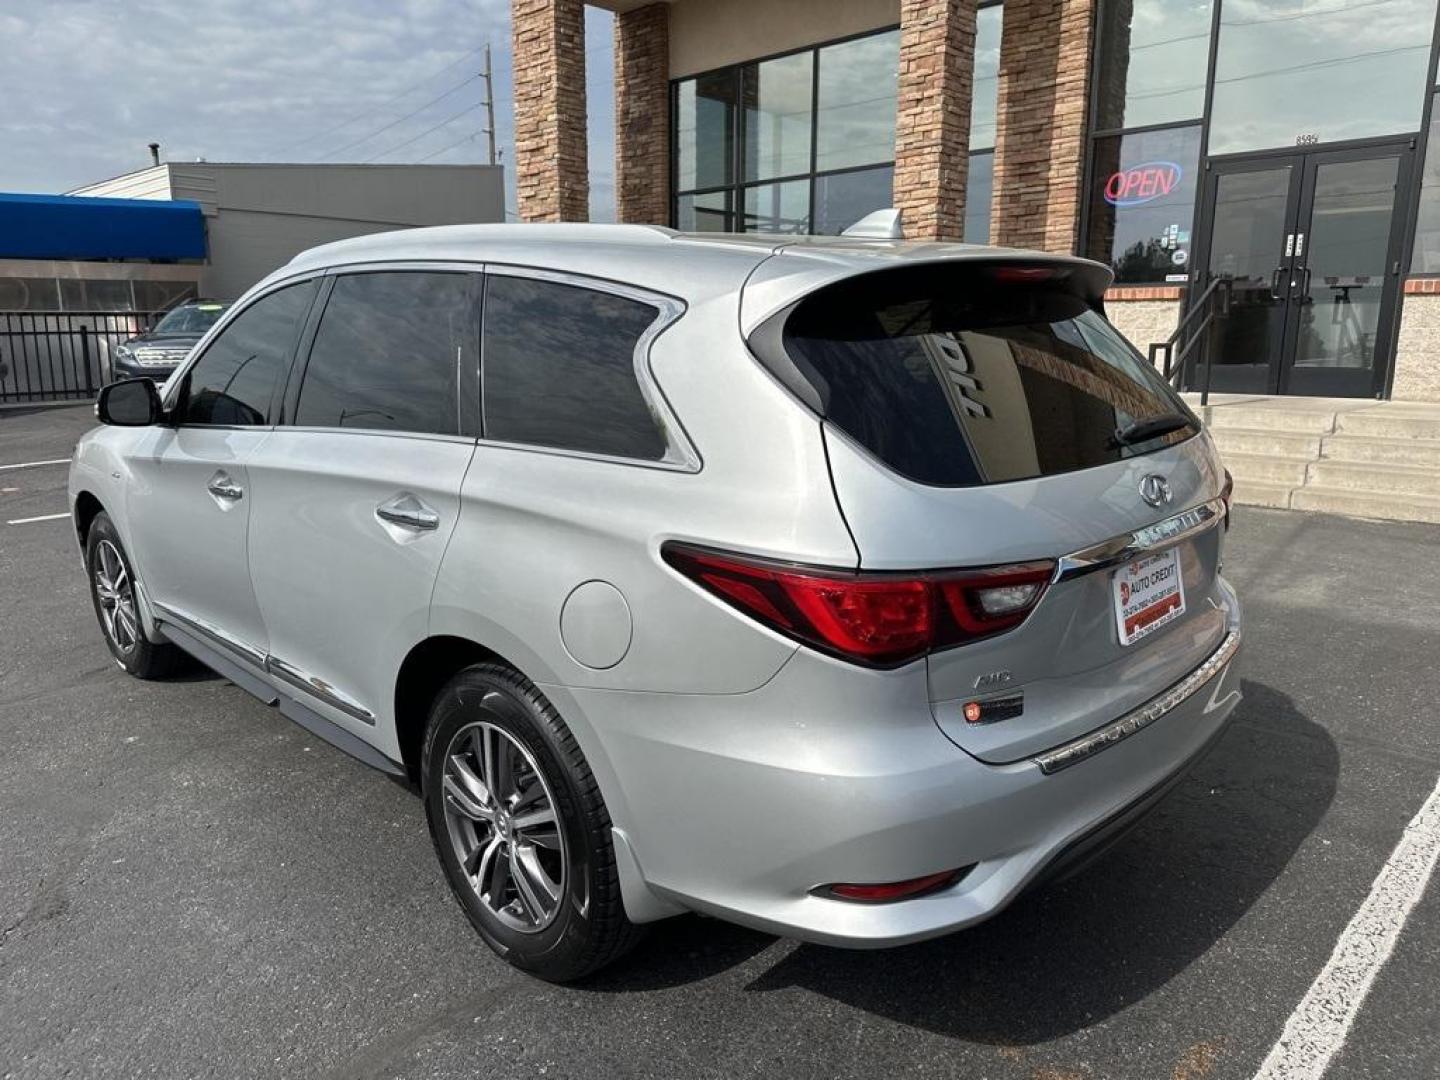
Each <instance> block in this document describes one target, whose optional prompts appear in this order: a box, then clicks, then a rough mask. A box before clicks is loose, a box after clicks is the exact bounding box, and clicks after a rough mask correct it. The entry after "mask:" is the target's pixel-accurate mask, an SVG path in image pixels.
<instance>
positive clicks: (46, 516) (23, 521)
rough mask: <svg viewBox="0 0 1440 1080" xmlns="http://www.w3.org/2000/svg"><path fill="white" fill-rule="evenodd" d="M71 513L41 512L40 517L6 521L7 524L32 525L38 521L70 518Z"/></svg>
mask: <svg viewBox="0 0 1440 1080" xmlns="http://www.w3.org/2000/svg"><path fill="white" fill-rule="evenodd" d="M69 516H70V515H69V514H41V515H40V516H39V517H29V518H15V519H14V520H13V521H7V522H5V524H6V525H32V524H34V523H35V522H37V521H59V520H60V519H61V518H68V517H69Z"/></svg>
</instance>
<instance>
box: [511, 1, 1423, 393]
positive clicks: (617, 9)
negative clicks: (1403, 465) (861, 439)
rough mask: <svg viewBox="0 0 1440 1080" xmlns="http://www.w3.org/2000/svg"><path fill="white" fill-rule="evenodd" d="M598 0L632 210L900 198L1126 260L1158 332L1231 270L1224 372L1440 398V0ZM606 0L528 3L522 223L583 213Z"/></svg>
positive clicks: (694, 221) (986, 235)
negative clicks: (592, 40)
mask: <svg viewBox="0 0 1440 1080" xmlns="http://www.w3.org/2000/svg"><path fill="white" fill-rule="evenodd" d="M595 6H597V7H601V8H604V9H607V10H610V11H613V12H614V13H615V14H616V16H617V18H616V28H615V84H616V195H617V199H616V201H617V215H618V217H619V218H620V220H622V221H632V222H650V223H659V224H667V225H672V226H675V227H678V228H681V229H687V230H718V231H738V232H745V231H765V232H775V231H778V232H793V233H807V232H814V233H834V232H839V231H840V230H841V229H843V228H845V227H846V226H848V225H850V224H852V223H853V222H854V221H855V220H857V219H858V218H859V217H861V216H862V215H863V214H865V213H866V212H868V211H870V210H873V209H877V208H880V207H885V206H891V205H893V206H897V207H900V208H901V209H902V211H903V215H904V225H905V233H906V235H907V237H910V238H914V239H943V240H961V239H963V240H965V241H968V242H976V243H991V244H999V245H1005V246H1012V247H1020V248H1033V249H1040V250H1045V251H1053V252H1069V253H1077V254H1081V255H1085V256H1088V257H1090V258H1093V259H1097V260H1099V261H1101V262H1104V263H1106V264H1108V265H1110V266H1111V267H1112V268H1113V269H1114V271H1115V284H1114V287H1113V288H1112V289H1111V290H1110V292H1109V294H1108V295H1107V297H1106V306H1107V310H1108V312H1109V313H1110V315H1111V317H1112V319H1114V321H1115V322H1116V323H1117V324H1118V325H1119V326H1120V327H1121V328H1122V329H1124V330H1125V331H1126V333H1127V334H1128V335H1129V336H1130V337H1131V339H1132V340H1133V341H1135V342H1136V343H1137V344H1139V345H1140V346H1141V347H1142V348H1143V347H1144V346H1146V345H1147V344H1148V343H1150V342H1152V341H1159V340H1161V339H1163V338H1165V337H1167V336H1168V335H1170V334H1171V332H1172V331H1173V330H1174V329H1175V327H1176V324H1177V320H1178V319H1179V318H1180V317H1181V315H1182V312H1183V311H1184V310H1185V308H1186V304H1187V303H1189V304H1191V305H1192V306H1194V305H1198V304H1200V303H1202V302H1203V303H1206V304H1209V303H1213V302H1214V299H1215V297H1216V296H1217V295H1218V294H1220V293H1223V292H1228V293H1229V302H1228V308H1227V311H1228V315H1227V317H1226V318H1225V319H1224V320H1223V321H1222V322H1220V323H1219V324H1218V325H1217V333H1216V335H1215V337H1214V339H1213V344H1212V348H1211V349H1210V354H1209V357H1210V359H1211V361H1212V362H1213V369H1212V379H1213V387H1214V388H1215V389H1216V390H1227V391H1236V392H1243V393H1254V394H1290V395H1308V396H1336V397H1382V398H1388V397H1394V398H1397V399H1421V400H1440V139H1437V140H1434V141H1435V142H1436V143H1437V145H1436V146H1434V147H1433V148H1432V149H1433V155H1432V156H1433V157H1434V158H1435V161H1433V162H1428V161H1427V142H1429V141H1431V140H1429V139H1428V135H1429V131H1430V127H1431V123H1432V119H1431V118H1432V114H1433V112H1434V96H1435V84H1436V49H1435V38H1436V33H1435V31H1436V0H1280V2H1277V0H1004V2H1003V3H976V2H975V0H969V2H964V0H786V2H784V3H775V2H774V0H673V2H668V3H664V2H662V3H654V2H648V3H647V2H645V0H597V2H596V4H595ZM583 9H584V5H583V4H582V3H581V2H580V0H512V12H513V33H514V45H515V72H516V75H515V101H516V170H517V192H518V197H519V211H520V214H521V216H522V217H523V218H525V219H527V220H578V219H583V218H584V216H585V214H586V206H587V200H588V190H587V180H586V149H587V148H586V140H585V111H586V110H585V40H584V10H583ZM1437 123H1440V118H1437ZM1222 279H1223V281H1224V282H1225V284H1224V286H1223V287H1220V286H1215V287H1212V286H1213V283H1215V282H1216V281H1217V280H1222ZM1202 298H1203V301H1202ZM1197 377H1198V375H1197Z"/></svg>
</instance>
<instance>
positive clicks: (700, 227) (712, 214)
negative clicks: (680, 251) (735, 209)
mask: <svg viewBox="0 0 1440 1080" xmlns="http://www.w3.org/2000/svg"><path fill="white" fill-rule="evenodd" d="M675 227H676V228H677V229H679V230H680V231H681V232H734V231H735V222H734V220H733V218H732V217H731V213H730V193H729V192H728V191H712V192H710V193H709V194H708V195H681V196H680V197H679V199H677V200H676V204H675Z"/></svg>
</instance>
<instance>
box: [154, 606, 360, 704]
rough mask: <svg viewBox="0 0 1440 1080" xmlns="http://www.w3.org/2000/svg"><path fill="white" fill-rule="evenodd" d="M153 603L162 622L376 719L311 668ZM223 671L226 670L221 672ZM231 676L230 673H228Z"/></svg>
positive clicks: (329, 701) (327, 700) (313, 694)
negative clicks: (310, 670) (310, 671)
mask: <svg viewBox="0 0 1440 1080" xmlns="http://www.w3.org/2000/svg"><path fill="white" fill-rule="evenodd" d="M150 606H151V607H152V608H154V610H155V617H156V619H157V620H158V621H160V622H162V623H163V622H170V623H173V624H175V625H176V626H178V627H179V628H180V629H182V630H188V631H189V632H190V633H192V634H194V635H196V636H197V637H199V638H200V639H201V640H202V641H208V642H209V643H210V644H211V645H213V646H215V647H217V648H219V649H221V650H223V651H224V652H227V653H229V654H230V655H232V656H235V657H238V658H239V659H241V660H244V661H245V662H246V663H247V664H250V665H251V666H252V667H254V668H256V669H257V670H260V671H263V672H265V673H266V674H268V675H273V676H274V677H275V678H277V679H280V680H281V681H282V682H285V683H288V684H289V685H290V686H293V687H295V688H296V689H297V690H303V691H305V693H307V694H309V695H310V696H311V697H314V698H318V699H319V700H320V701H323V702H325V704H327V705H329V706H331V707H333V708H336V709H339V710H340V711H341V712H343V713H344V714H345V715H347V716H353V717H354V718H355V719H356V720H360V721H362V722H364V723H366V724H372V725H373V724H374V723H375V714H374V713H373V712H371V711H370V710H369V709H367V708H365V706H363V705H361V704H360V703H359V702H358V701H356V700H355V699H354V698H351V697H347V696H346V695H345V694H343V693H341V692H340V691H339V690H337V689H335V687H333V686H331V685H330V684H329V683H327V682H326V681H325V680H324V679H322V678H320V677H319V676H316V675H311V674H309V673H308V672H305V671H301V670H300V669H299V668H297V667H295V666H294V665H292V664H287V663H286V662H285V661H284V660H281V659H280V658H279V657H276V656H272V655H270V654H269V653H267V652H265V651H264V650H263V649H257V648H256V647H255V646H254V645H249V644H246V643H245V642H243V641H240V640H239V639H238V638H233V637H231V636H230V635H229V634H227V633H225V632H224V631H223V630H221V629H220V628H219V627H217V626H215V625H214V624H213V623H209V622H206V621H205V620H204V619H201V618H199V617H198V616H195V615H191V614H189V613H187V612H183V611H179V610H177V609H176V608H173V607H171V606H170V605H169V604H162V603H160V602H159V601H154V600H152V601H151V602H150ZM222 674H224V673H223V672H222ZM226 677H227V678H228V677H229V676H228V675H227V676H226Z"/></svg>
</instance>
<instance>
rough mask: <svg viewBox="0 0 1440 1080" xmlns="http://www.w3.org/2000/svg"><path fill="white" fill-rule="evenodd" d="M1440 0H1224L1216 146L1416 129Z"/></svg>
mask: <svg viewBox="0 0 1440 1080" xmlns="http://www.w3.org/2000/svg"><path fill="white" fill-rule="evenodd" d="M1435 3H1436V0H1385V2H1384V3H1377V2H1374V0H1371V2H1368V3H1355V4H1346V3H1344V2H1343V0H1327V2H1326V3H1325V4H1324V5H1323V6H1321V5H1318V4H1317V5H1314V6H1312V5H1310V4H1306V3H1299V2H1296V0H1271V2H1264V0H1241V2H1235V3H1229V4H1222V5H1221V8H1220V41H1219V46H1218V51H1217V53H1216V61H1215V96H1214V100H1213V103H1212V105H1211V117H1210V153H1211V154H1233V153H1239V152H1241V151H1246V150H1264V149H1270V148H1274V147H1282V146H1299V145H1308V144H1310V143H1316V142H1335V141H1338V140H1342V139H1359V138H1366V137H1369V136H1377V135H1395V134H1401V133H1404V132H1411V131H1416V130H1418V129H1419V127H1420V113H1421V106H1422V105H1423V104H1424V97H1425V80H1426V73H1427V70H1428V66H1429V60H1430V35H1431V29H1432V28H1433V27H1434V25H1435ZM1200 81H1201V82H1202V83H1203V81H1204V80H1203V78H1202V79H1201V80H1200ZM1127 119H1128V118H1127Z"/></svg>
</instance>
